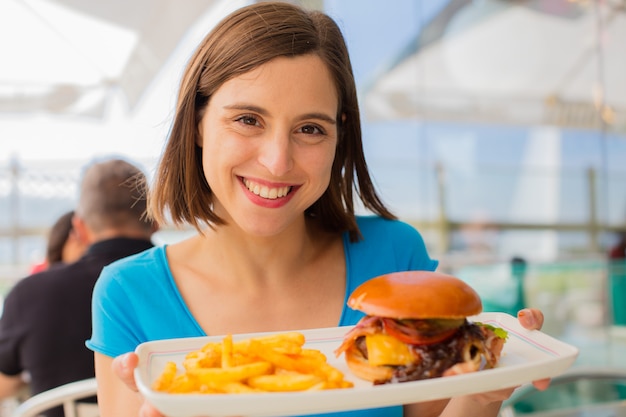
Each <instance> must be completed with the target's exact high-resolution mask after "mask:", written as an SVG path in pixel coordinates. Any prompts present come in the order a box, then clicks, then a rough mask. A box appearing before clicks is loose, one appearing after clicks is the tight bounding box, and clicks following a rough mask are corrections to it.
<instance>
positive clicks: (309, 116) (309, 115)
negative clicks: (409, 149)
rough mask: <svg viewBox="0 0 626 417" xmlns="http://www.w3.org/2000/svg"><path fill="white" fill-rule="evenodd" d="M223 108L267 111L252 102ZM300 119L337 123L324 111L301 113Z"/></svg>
mask: <svg viewBox="0 0 626 417" xmlns="http://www.w3.org/2000/svg"><path fill="white" fill-rule="evenodd" d="M224 109H226V110H245V111H250V112H254V113H258V114H260V115H262V116H267V115H268V111H267V110H265V109H264V108H262V107H259V106H254V105H252V104H231V105H228V106H224ZM299 118H300V119H302V120H304V119H317V120H322V121H324V122H326V123H330V124H332V125H336V124H337V120H336V119H335V118H334V117H330V116H328V115H327V114H324V113H315V112H314V113H306V114H303V115H301V116H300V117H299Z"/></svg>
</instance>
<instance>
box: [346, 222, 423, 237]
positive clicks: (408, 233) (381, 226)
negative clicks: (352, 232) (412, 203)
mask: <svg viewBox="0 0 626 417" xmlns="http://www.w3.org/2000/svg"><path fill="white" fill-rule="evenodd" d="M357 224H358V226H359V230H360V231H361V234H362V235H363V240H365V241H367V240H372V239H379V238H384V239H391V240H392V241H405V240H407V239H408V240H415V239H417V240H419V241H422V240H423V239H422V235H421V234H420V233H419V232H418V231H417V229H416V228H415V227H413V226H411V225H410V224H408V223H406V222H403V221H400V220H389V219H385V218H382V217H380V216H357Z"/></svg>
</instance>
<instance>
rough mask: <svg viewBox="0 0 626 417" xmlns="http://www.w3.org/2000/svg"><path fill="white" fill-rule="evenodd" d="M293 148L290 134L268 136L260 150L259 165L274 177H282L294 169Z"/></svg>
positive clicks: (281, 133) (277, 133)
mask: <svg viewBox="0 0 626 417" xmlns="http://www.w3.org/2000/svg"><path fill="white" fill-rule="evenodd" d="M292 147H293V146H292V143H291V138H290V134H289V133H288V132H284V131H282V132H281V131H277V132H275V133H273V134H271V135H267V136H266V137H265V138H264V139H263V141H262V144H261V146H260V148H259V163H260V164H261V165H263V166H264V167H265V168H266V169H267V170H268V171H269V172H270V173H271V174H272V175H273V176H275V177H280V176H282V175H284V174H286V173H287V172H289V171H290V170H291V169H292V168H293V149H292Z"/></svg>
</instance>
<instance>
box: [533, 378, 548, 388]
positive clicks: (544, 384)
mask: <svg viewBox="0 0 626 417" xmlns="http://www.w3.org/2000/svg"><path fill="white" fill-rule="evenodd" d="M533 386H534V387H535V388H537V389H538V390H539V391H545V390H547V389H548V387H549V386H550V379H549V378H548V379H540V380H538V381H533Z"/></svg>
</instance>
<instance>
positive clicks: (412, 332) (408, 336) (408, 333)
mask: <svg viewBox="0 0 626 417" xmlns="http://www.w3.org/2000/svg"><path fill="white" fill-rule="evenodd" d="M382 322H383V328H384V330H385V333H387V334H388V335H389V336H393V337H395V338H396V339H398V340H400V341H401V342H404V343H406V344H410V345H432V344H435V343H439V342H443V341H444V340H446V339H447V338H449V337H450V336H452V335H453V334H454V333H456V331H457V329H458V328H457V327H455V328H452V329H445V330H443V331H438V332H434V333H424V332H419V331H418V330H417V329H415V328H413V327H411V326H406V325H403V324H401V323H399V322H398V321H397V320H394V319H390V318H383V319H382Z"/></svg>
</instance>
